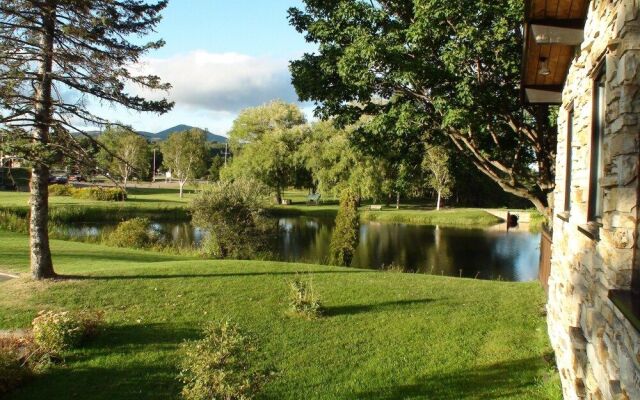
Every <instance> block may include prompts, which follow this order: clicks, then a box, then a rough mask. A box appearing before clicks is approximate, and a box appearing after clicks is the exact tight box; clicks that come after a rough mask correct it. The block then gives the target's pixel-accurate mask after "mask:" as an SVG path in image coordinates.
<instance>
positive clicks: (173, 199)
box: [0, 188, 194, 209]
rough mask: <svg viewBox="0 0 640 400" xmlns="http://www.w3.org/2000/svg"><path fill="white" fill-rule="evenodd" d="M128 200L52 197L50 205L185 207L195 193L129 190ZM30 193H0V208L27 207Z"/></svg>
mask: <svg viewBox="0 0 640 400" xmlns="http://www.w3.org/2000/svg"><path fill="white" fill-rule="evenodd" d="M127 193H128V199H127V201H124V202H109V201H97V200H88V199H76V198H73V197H68V196H50V197H49V204H50V205H51V206H52V207H56V206H99V207H115V208H120V207H135V208H153V209H155V208H159V207H160V208H162V207H185V206H187V205H188V204H189V201H190V200H191V199H192V198H193V196H194V195H193V191H192V190H188V191H186V192H185V194H184V196H183V197H182V198H180V196H179V191H178V189H175V188H128V189H127ZM28 201H29V193H25V192H8V191H0V207H27V206H28Z"/></svg>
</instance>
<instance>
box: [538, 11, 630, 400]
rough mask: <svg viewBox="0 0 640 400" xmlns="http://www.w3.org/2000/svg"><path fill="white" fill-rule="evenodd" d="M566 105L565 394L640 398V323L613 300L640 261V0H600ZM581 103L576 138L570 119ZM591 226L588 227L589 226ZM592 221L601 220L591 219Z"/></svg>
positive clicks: (561, 339) (559, 279) (559, 333)
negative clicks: (595, 176) (597, 141)
mask: <svg viewBox="0 0 640 400" xmlns="http://www.w3.org/2000/svg"><path fill="white" fill-rule="evenodd" d="M584 33H585V40H584V42H583V43H582V45H581V46H580V47H579V48H578V49H577V50H576V57H575V58H574V60H573V64H572V66H571V68H570V70H569V74H568V76H567V82H566V85H565V88H564V91H563V105H564V107H561V108H560V113H559V120H558V122H559V123H558V125H559V133H558V153H557V160H558V161H557V165H556V176H557V178H556V191H555V193H554V198H555V203H556V204H555V207H556V211H555V213H556V214H559V213H560V212H561V211H562V209H563V199H564V198H565V194H564V190H565V189H564V188H565V161H566V149H567V146H568V145H570V146H571V150H572V161H571V200H572V201H571V210H570V212H569V213H568V214H567V215H563V216H562V218H560V217H559V216H555V217H554V220H553V247H552V268H551V276H550V278H549V301H548V304H547V312H548V314H547V315H548V326H549V336H550V338H551V342H552V344H553V347H554V349H555V351H556V359H557V363H558V369H559V371H560V375H561V378H562V384H563V391H564V396H565V399H640V333H639V332H638V330H636V329H635V328H634V327H633V326H632V325H631V324H630V323H629V322H628V320H627V318H626V317H625V316H624V315H623V314H622V313H621V312H620V311H619V310H618V308H617V307H616V306H615V305H614V304H613V303H612V302H611V300H609V297H608V294H609V290H610V289H629V288H630V286H631V277H632V269H633V267H634V266H636V268H637V266H638V265H639V262H640V261H639V260H638V255H637V254H638V253H640V252H638V251H637V250H638V249H637V246H640V241H639V240H638V218H637V217H638V213H639V210H638V208H639V207H638V203H639V201H638V200H639V196H638V193H639V186H638V160H639V154H640V151H639V146H640V143H639V142H640V0H592V1H591V4H590V6H589V14H588V19H587V22H586V25H585V32H584ZM602 57H605V58H604V59H605V62H606V89H605V90H606V95H605V96H606V128H605V133H604V138H603V146H602V153H601V154H602V157H603V163H604V175H603V178H602V180H601V182H602V185H603V189H604V193H605V196H604V203H603V213H602V220H601V223H602V224H601V226H599V227H596V228H595V229H591V231H590V232H593V233H595V238H594V237H590V236H589V235H588V234H586V233H585V231H587V232H589V226H588V224H587V212H588V200H589V180H590V157H591V155H590V154H591V146H590V144H591V134H592V129H591V127H592V113H593V112H592V107H593V89H592V88H593V79H594V76H593V74H594V72H595V69H596V67H597V65H598V63H599V62H600V60H602ZM571 105H573V110H574V111H573V114H574V120H573V139H572V141H571V143H570V144H568V143H567V119H568V115H569V109H570V108H571ZM580 228H582V230H580ZM591 228H593V226H591Z"/></svg>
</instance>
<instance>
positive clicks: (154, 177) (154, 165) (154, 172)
mask: <svg viewBox="0 0 640 400" xmlns="http://www.w3.org/2000/svg"><path fill="white" fill-rule="evenodd" d="M152 176H153V178H151V181H152V182H154V183H155V181H156V148H155V147H154V148H153V174H152Z"/></svg>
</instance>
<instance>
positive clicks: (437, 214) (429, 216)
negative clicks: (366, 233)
mask: <svg viewBox="0 0 640 400" xmlns="http://www.w3.org/2000/svg"><path fill="white" fill-rule="evenodd" d="M360 219H361V220H362V221H377V222H394V223H401V224H414V225H447V226H465V225H469V226H491V225H496V224H499V223H501V222H503V220H501V219H500V218H498V217H496V216H494V215H491V214H489V213H487V212H485V211H483V210H471V209H456V210H441V211H435V210H432V211H423V210H398V211H396V210H385V211H363V212H361V213H360Z"/></svg>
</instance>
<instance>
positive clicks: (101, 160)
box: [97, 127, 151, 190]
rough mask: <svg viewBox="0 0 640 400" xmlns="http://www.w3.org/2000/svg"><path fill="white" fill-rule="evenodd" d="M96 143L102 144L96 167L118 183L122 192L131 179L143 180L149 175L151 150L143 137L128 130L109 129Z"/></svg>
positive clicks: (121, 128)
mask: <svg viewBox="0 0 640 400" xmlns="http://www.w3.org/2000/svg"><path fill="white" fill-rule="evenodd" d="M98 141H99V142H100V143H101V144H102V148H101V150H100V151H99V152H98V156H97V158H98V165H99V166H100V167H101V168H102V169H103V170H105V171H107V172H108V173H109V175H110V176H111V177H112V178H114V179H117V180H118V181H120V182H121V183H122V186H123V188H124V190H127V182H128V181H129V179H131V178H132V177H138V178H144V177H145V176H147V175H148V174H149V159H150V154H151V150H150V148H149V143H148V142H147V139H145V138H144V137H142V136H140V135H139V134H137V133H135V132H133V131H132V130H131V129H128V128H123V127H110V128H108V129H107V130H106V131H105V132H104V133H103V134H102V135H100V137H99V138H98Z"/></svg>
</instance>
